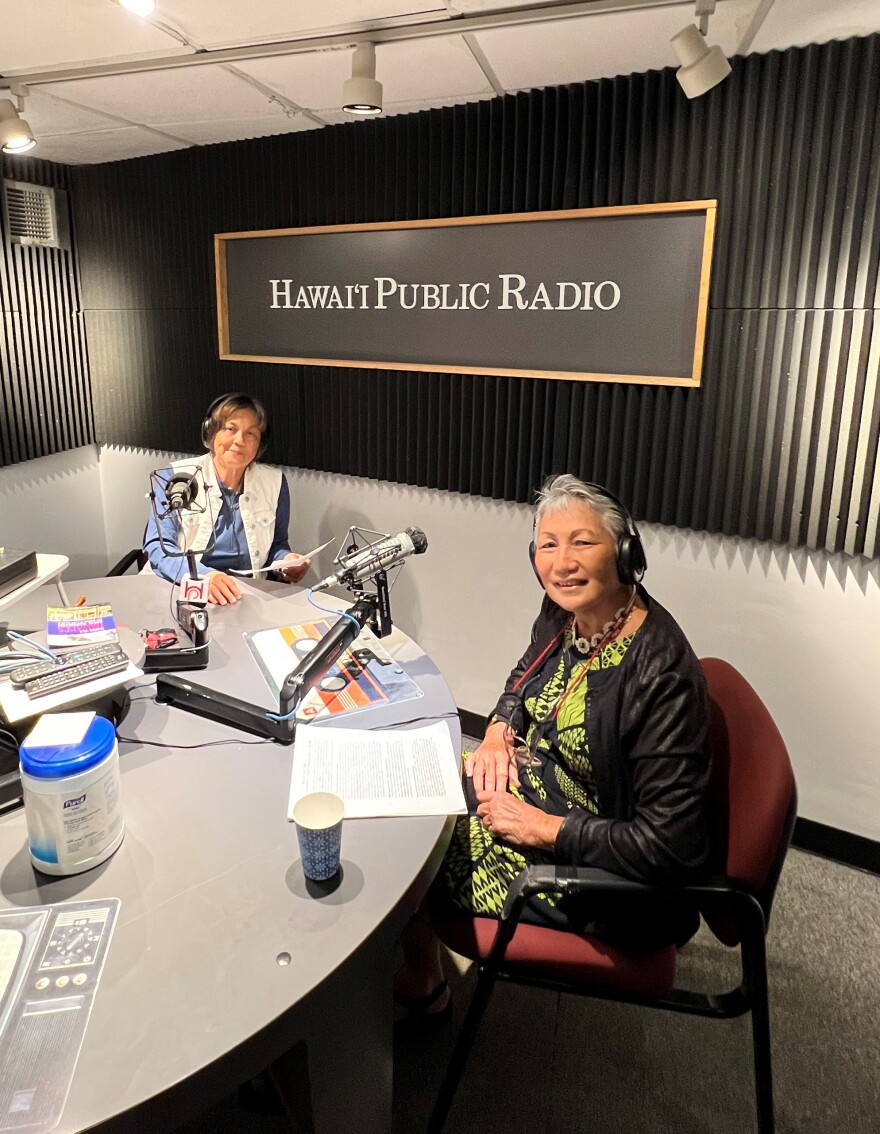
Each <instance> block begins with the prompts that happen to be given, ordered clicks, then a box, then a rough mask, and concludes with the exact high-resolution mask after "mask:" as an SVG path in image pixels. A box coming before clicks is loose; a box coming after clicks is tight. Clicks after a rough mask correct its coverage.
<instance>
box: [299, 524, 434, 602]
mask: <svg viewBox="0 0 880 1134" xmlns="http://www.w3.org/2000/svg"><path fill="white" fill-rule="evenodd" d="M427 546H428V538H427V536H426V535H425V533H424V532H423V531H422V529H421V528H407V529H406V531H405V532H398V534H397V535H393V536H386V538H385V539H382V540H379V542H378V543H374V544H373V546H372V547H365V548H363V550H361V551H357V552H355V554H354V555H351V556H349V558H348V559H347V561H346V563H345V565H344V566H340V568H339V570H338V571H337V572H336V574H335V575H328V576H327V578H326V579H322V580H321V581H320V583H316V584H315V585H314V587H312V590H313V591H326V590H327V589H328V588H329V587H337V586H339V585H340V584H342V585H343V586H350V585H351V584H352V583H362V582H364V581H365V580H366V579H371V578H372V577H373V576H374V575H378V574H379V572H380V571H387V570H388V568H389V567H396V566H397V565H398V564H399V563H402V562H403V561H404V559H406V558H408V556H410V555H421V554H422V553H423V552H424V551H425V549H426V548H427Z"/></svg>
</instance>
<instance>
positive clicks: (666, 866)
mask: <svg viewBox="0 0 880 1134" xmlns="http://www.w3.org/2000/svg"><path fill="white" fill-rule="evenodd" d="M531 553H532V562H533V565H534V568H535V571H536V573H537V575H538V578H539V580H540V582H541V585H542V586H543V588H544V590H545V591H546V597H545V599H544V604H543V607H542V610H541V613H540V615H539V616H538V619H537V621H536V622H535V624H534V627H533V629H532V640H531V645H530V646H529V648H528V650H527V651H526V653H525V654H524V655H523V657H522V658H521V660H520V661H519V662H518V663H517V665H516V667H515V668H514V670H513V672H512V673H511V675H510V677H509V678H508V680H507V683H506V686H505V690H504V693H503V694H502V695H501V698H500V700H499V701H498V704H497V705H496V707H495V711H494V714H493V716H492V717H491V719H490V724H489V727H488V730H487V732H486V737H485V740H484V741H483V743H482V744H481V745H480V746H479V748H477V750H476V751H475V752H473V753H472V754H471V755H470V756H469V757H468V759H467V765H466V771H467V775H468V777H469V782H470V784H472V787H473V796H475V799H473V803H474V804H476V806H472V807H471V808H470V810H471V814H470V815H468V816H466V817H463V818H461V819H459V820H458V822H457V824H456V828H455V832H454V834H453V837H452V842H451V844H450V847H449V849H448V851H447V853H446V857H445V859H444V862H443V865H442V866H441V869H440V873H439V875H438V878H437V880H436V882H435V886H434V896H435V898H436V899H438V900H440V901H441V902H447V903H448V902H451V903H452V904H453V905H454V906H455V907H457V908H459V909H463V910H465V911H467V912H468V913H471V914H476V915H482V916H485V917H497V916H498V915H499V914H500V912H501V909H502V906H503V905H504V900H505V898H506V896H507V891H508V888H509V886H510V884H511V882H512V881H513V879H514V878H515V877H516V875H517V874H518V873H519V872H520V870H521V869H522V868H523V867H524V866H526V865H528V864H531V863H540V862H544V863H556V864H559V865H571V866H592V867H601V868H603V869H605V870H609V871H613V872H614V873H616V874H621V875H624V876H625V877H628V878H633V879H637V880H640V881H644V882H657V883H670V884H675V883H676V882H681V881H684V880H686V879H687V880H692V879H694V878H695V877H697V876H699V875H700V874H701V873H702V872H704V871H705V870H706V869H707V864H708V860H709V817H708V805H707V796H706V792H707V786H708V780H709V761H708V757H707V753H706V745H705V740H706V730H707V727H708V699H707V695H706V689H705V684H704V681H703V676H702V671H701V670H700V667H699V664H698V662H697V659H696V657H695V656H694V653H693V651H692V650H691V648H690V646H689V645H688V642H687V639H686V638H685V636H684V634H683V633H682V631H681V629H680V628H679V626H678V624H677V623H676V622H675V621H674V620H673V618H672V617H671V616H670V615H669V614H668V613H667V612H666V611H665V610H664V609H663V607H661V606H660V605H659V603H657V602H656V601H655V600H654V599H652V598H651V597H650V596H649V595H648V593H647V591H645V590H644V588H643V587H642V586H641V585H640V580H641V577H642V575H643V573H644V570H645V555H644V550H643V548H642V544H641V540H640V538H639V534H638V531H637V530H636V527H635V524H634V523H633V520H632V518H631V517H630V515H629V513H628V512H627V510H626V509H625V508H624V507H623V505H622V504H621V503H620V502H619V501H618V500H617V499H616V497H614V496H612V495H611V494H610V493H609V492H607V490H605V489H602V488H600V487H599V486H598V485H590V484H586V483H584V482H583V481H581V480H578V479H577V478H576V477H574V476H571V475H565V476H558V477H555V478H552V479H551V480H550V481H548V482H547V484H546V485H545V486H544V489H543V492H542V493H541V496H540V499H539V503H538V506H537V510H536V515H535V539H534V543H533V545H532V548H531ZM524 920H526V921H529V922H531V923H532V924H537V925H542V926H549V927H551V928H557V929H566V930H574V931H575V932H578V933H583V932H590V933H597V934H599V935H600V936H604V937H605V938H606V939H607V940H610V941H614V942H615V944H618V945H620V946H621V947H623V948H627V949H630V950H632V951H644V950H648V949H652V948H656V947H658V946H659V945H660V944H666V943H669V942H671V941H676V942H679V943H683V942H684V941H686V940H687V939H688V938H689V937H690V936H691V935H692V934H693V933H694V931H695V930H696V928H697V925H698V924H699V917H698V915H697V914H696V911H695V910H693V909H690V908H682V907H681V905H680V904H678V903H676V902H674V901H671V900H670V899H669V898H668V897H667V898H666V899H665V900H663V901H659V902H658V903H657V904H656V907H655V908H653V909H651V910H650V911H648V910H645V911H643V916H641V917H640V918H639V920H638V922H637V923H633V922H631V921H624V920H623V919H622V917H621V916H620V915H619V914H618V913H617V911H615V910H614V909H613V908H611V907H610V906H608V905H606V906H604V907H603V908H597V907H596V906H595V905H585V904H584V902H583V901H572V900H571V899H566V898H564V897H562V898H560V897H559V896H557V895H539V896H538V897H536V898H533V899H532V900H531V901H530V903H529V906H528V908H527V910H526V913H525V916H524ZM403 944H404V953H405V957H406V962H407V963H406V965H405V967H404V969H403V970H402V971H401V972H400V973H399V974H398V980H397V984H396V995H397V999H398V1002H399V1003H401V1004H402V1005H403V1006H404V1007H405V1008H406V1009H407V1012H408V1014H409V1018H410V1019H412V1021H413V1023H419V1024H421V1025H427V1024H430V1023H432V1022H434V1023H439V1022H440V1021H441V1020H442V1019H443V1018H444V1017H445V1016H446V1015H448V1012H447V1008H446V1003H447V1000H448V991H447V989H446V984H445V981H444V980H443V974H442V970H441V968H440V951H439V946H438V944H437V942H436V939H434V938H433V937H432V936H431V935H430V933H429V931H428V926H427V923H426V922H424V921H421V922H414V923H412V924H411V926H410V928H409V931H408V933H407V935H406V936H405V938H404V942H403ZM431 1017H435V1018H436V1019H435V1020H434V1021H432V1020H431Z"/></svg>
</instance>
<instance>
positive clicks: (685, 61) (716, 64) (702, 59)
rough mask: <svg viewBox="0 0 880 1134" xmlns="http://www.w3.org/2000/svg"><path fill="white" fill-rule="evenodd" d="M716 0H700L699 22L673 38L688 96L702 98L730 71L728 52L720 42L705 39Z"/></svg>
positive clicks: (679, 74)
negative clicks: (725, 51)
mask: <svg viewBox="0 0 880 1134" xmlns="http://www.w3.org/2000/svg"><path fill="white" fill-rule="evenodd" d="M715 3H716V0H697V4H696V9H695V12H694V15H695V17H696V20H697V23H696V24H688V25H687V27H684V28H682V29H681V31H680V32H676V33H675V35H674V36H673V37H672V39H671V40H670V41H669V42H670V43H671V44H672V50H673V51H674V52H675V54H676V56H677V57H678V61H679V63H680V64H681V66H680V67H679V68H678V70H677V71H676V72H675V77H676V79H678V82H679V85H680V86H681V89H682V90H683V91H684V93H685V94H686V95H687V97H688V98H699V97H700V95H704V94H705V93H706V92H707V91H710V90H711V89H712V88H713V87H717V86H718V84H719V83H720V82H722V81H723V80H724V79H726V78H727V76H728V75H729V74H730V64H729V63H728V62H727V59H726V58H725V56H724V52H723V51H722V50H721V48H720V47H719V46H718V44H715V46H714V47H710V46H709V44H708V43H706V39H705V36H706V33H707V32H708V30H709V17H710V16H711V15H712V14H713V12H714V11H715Z"/></svg>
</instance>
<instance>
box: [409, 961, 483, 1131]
mask: <svg viewBox="0 0 880 1134" xmlns="http://www.w3.org/2000/svg"><path fill="white" fill-rule="evenodd" d="M494 987H495V973H494V971H491V970H490V971H484V972H482V973H481V974H480V976H479V978H478V980H477V987H476V990H475V992H474V995H473V999H472V1000H471V1003H470V1006H469V1007H468V1010H467V1015H466V1016H465V1018H464V1023H463V1024H462V1026H461V1031H460V1032H459V1034H458V1039H457V1040H456V1041H455V1047H454V1048H453V1049H452V1055H451V1056H450V1059H449V1064H448V1066H447V1068H446V1074H445V1075H444V1076H443V1082H442V1084H441V1086H440V1091H439V1093H438V1095H437V1101H436V1102H435V1103H434V1109H433V1110H432V1111H431V1117H430V1118H429V1119H428V1125H427V1128H426V1131H425V1134H443V1127H444V1126H445V1125H446V1119H447V1118H448V1117H449V1111H450V1110H451V1109H452V1102H453V1099H454V1098H455V1092H456V1089H457V1088H458V1084H459V1080H460V1079H461V1073H462V1071H464V1067H465V1064H466V1063H467V1060H468V1056H469V1055H470V1053H471V1049H472V1048H473V1046H474V1040H475V1039H476V1037H477V1031H478V1029H479V1027H480V1022H481V1021H482V1019H483V1015H484V1013H485V1011H486V1006H487V1005H488V1003H489V997H490V996H491V995H492V989H493V988H494Z"/></svg>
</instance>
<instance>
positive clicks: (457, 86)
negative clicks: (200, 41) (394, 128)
mask: <svg viewBox="0 0 880 1134" xmlns="http://www.w3.org/2000/svg"><path fill="white" fill-rule="evenodd" d="M351 58H352V52H351V51H350V50H345V51H324V52H318V53H314V54H307V55H282V56H275V57H273V58H270V59H254V60H249V61H247V62H243V63H239V64H237V66H238V67H239V69H240V70H242V71H246V72H247V73H248V74H250V75H253V76H254V77H255V78H256V79H259V80H260V82H262V83H265V84H266V85H267V86H269V87H272V88H273V89H275V90H278V91H280V92H281V93H282V94H284V95H286V96H287V97H288V98H290V99H292V100H293V101H294V102H296V103H298V104H299V105H300V106H307V107H310V108H314V107H319V106H338V105H339V101H340V99H341V97H342V84H343V82H344V81H345V80H346V79H347V78H349V76H350V75H351ZM376 78H377V79H378V80H379V81H380V82H381V83H382V86H383V92H384V97H385V99H386V101H387V102H389V103H391V102H408V101H411V100H413V99H416V100H421V99H429V100H434V99H443V98H456V97H461V96H464V95H481V94H487V93H491V91H492V88H491V85H490V83H489V81H488V79H487V78H486V76H485V75H484V74H483V71H482V69H481V68H480V66H479V64H478V63H477V61H476V59H475V58H474V56H473V54H472V52H471V50H470V48H468V46H467V44H466V43H465V42H464V40H463V39H462V38H461V37H460V36H448V37H446V36H444V37H441V38H438V39H423V40H419V41H407V42H402V43H387V44H381V43H380V44H379V45H378V46H377V47H376Z"/></svg>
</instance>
